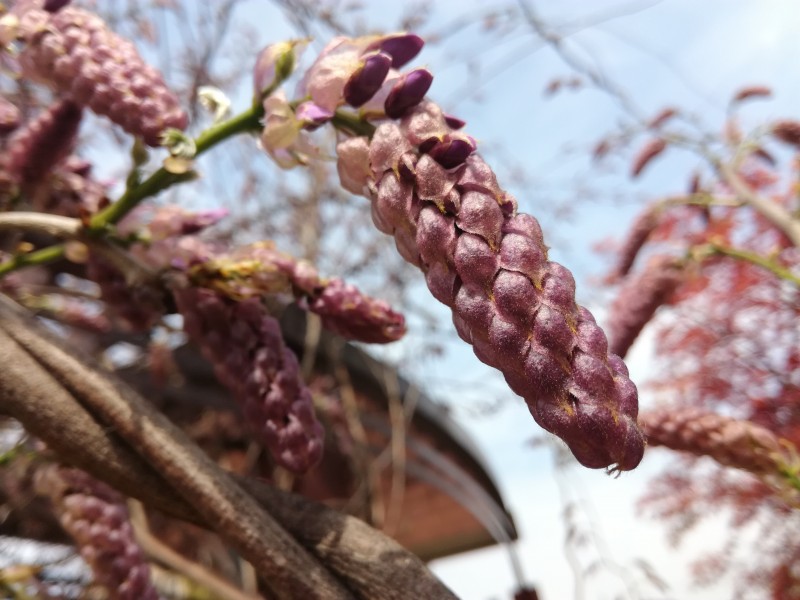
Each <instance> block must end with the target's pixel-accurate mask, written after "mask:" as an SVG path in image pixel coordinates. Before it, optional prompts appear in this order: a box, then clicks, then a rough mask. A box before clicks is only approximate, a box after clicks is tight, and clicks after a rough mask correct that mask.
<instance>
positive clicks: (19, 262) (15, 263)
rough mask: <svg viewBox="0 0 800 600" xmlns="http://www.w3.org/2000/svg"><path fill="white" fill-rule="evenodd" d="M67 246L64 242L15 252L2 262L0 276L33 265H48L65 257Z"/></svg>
mask: <svg viewBox="0 0 800 600" xmlns="http://www.w3.org/2000/svg"><path fill="white" fill-rule="evenodd" d="M65 253H66V248H65V246H64V244H57V245H55V246H48V247H47V248H42V249H41V250H34V251H33V252H26V253H25V254H15V255H14V256H12V257H11V258H9V259H8V260H7V261H5V262H3V263H0V277H3V276H4V275H8V274H9V273H11V272H13V271H16V270H17V269H21V268H23V267H33V266H36V265H46V264H48V263H51V262H54V261H57V260H60V259H62V258H64V254H65Z"/></svg>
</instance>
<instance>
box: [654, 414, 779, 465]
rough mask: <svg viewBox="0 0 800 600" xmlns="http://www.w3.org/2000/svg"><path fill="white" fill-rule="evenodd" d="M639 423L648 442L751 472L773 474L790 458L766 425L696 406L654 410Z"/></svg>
mask: <svg viewBox="0 0 800 600" xmlns="http://www.w3.org/2000/svg"><path fill="white" fill-rule="evenodd" d="M639 423H640V425H641V426H642V429H643V430H644V432H645V435H646V436H647V442H648V444H650V445H651V446H664V447H665V448H670V449H672V450H679V451H682V452H689V453H691V454H695V455H697V456H710V457H712V458H713V459H714V460H716V461H717V462H719V463H720V464H722V465H725V466H728V467H735V468H737V469H743V470H745V471H750V472H751V473H756V474H761V475H770V474H772V475H775V474H777V473H779V471H780V470H781V468H782V467H783V466H785V465H787V464H789V462H790V460H791V456H790V452H789V450H788V446H787V445H786V442H785V441H782V440H781V439H780V438H778V437H777V436H776V435H775V434H774V433H773V432H772V431H770V430H769V429H766V428H764V427H761V426H759V425H756V424H755V423H751V422H750V421H744V420H739V419H733V418H730V417H724V416H722V415H718V414H715V413H712V412H708V411H705V410H703V409H699V408H693V407H692V408H669V409H660V410H654V411H650V412H647V413H644V414H642V415H641V417H640V418H639Z"/></svg>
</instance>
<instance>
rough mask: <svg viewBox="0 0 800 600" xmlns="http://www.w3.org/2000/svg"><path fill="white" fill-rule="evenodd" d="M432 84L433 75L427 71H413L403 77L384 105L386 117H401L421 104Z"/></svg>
mask: <svg viewBox="0 0 800 600" xmlns="http://www.w3.org/2000/svg"><path fill="white" fill-rule="evenodd" d="M431 83H433V75H432V74H431V72H430V71H428V70H427V69H414V70H413V71H411V72H409V73H406V74H405V75H403V76H402V77H401V78H400V80H399V81H398V82H397V83H396V84H395V85H394V87H393V88H392V91H391V92H389V96H388V97H387V98H386V102H385V103H384V110H385V112H386V116H387V117H389V118H390V119H398V118H400V117H402V116H403V115H404V114H405V113H406V111H408V110H409V109H411V108H413V107H415V106H416V105H417V104H419V103H420V102H422V99H423V98H424V97H425V94H427V93H428V90H429V89H430V87H431Z"/></svg>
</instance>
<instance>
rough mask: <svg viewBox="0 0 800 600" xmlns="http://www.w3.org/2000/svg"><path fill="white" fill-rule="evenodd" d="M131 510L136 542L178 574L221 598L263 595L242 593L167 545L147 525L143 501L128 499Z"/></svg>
mask: <svg viewBox="0 0 800 600" xmlns="http://www.w3.org/2000/svg"><path fill="white" fill-rule="evenodd" d="M128 509H129V511H130V514H131V523H132V524H133V530H134V533H135V535H136V541H137V542H138V543H139V545H140V546H141V547H142V550H144V552H145V554H147V555H148V556H149V557H150V558H152V559H154V560H157V561H158V562H160V563H162V564H164V565H166V566H168V567H169V568H171V569H173V570H175V571H177V572H178V573H182V574H183V575H185V576H186V577H188V578H189V579H191V580H192V581H194V582H195V583H197V584H199V585H200V586H202V587H204V588H206V589H208V590H209V591H210V592H212V593H213V594H215V595H216V596H219V597H220V598H227V599H228V600H259V599H260V598H261V596H254V595H252V594H245V593H242V591H241V590H239V589H238V588H236V587H234V586H233V585H231V584H230V583H228V582H227V581H225V580H224V579H221V578H220V577H217V576H216V575H215V574H214V573H212V572H211V571H209V570H208V569H206V568H205V567H204V566H203V565H201V564H198V563H196V562H193V561H191V560H189V559H187V558H186V557H184V556H183V555H181V554H179V553H178V552H175V550H173V549H172V548H170V547H169V546H167V545H166V544H164V543H163V542H162V541H161V540H159V539H158V538H157V537H156V536H154V535H153V534H152V533H151V532H150V528H149V526H148V524H147V515H146V514H145V512H144V507H143V506H142V504H141V503H140V502H137V501H136V500H131V501H130V502H128Z"/></svg>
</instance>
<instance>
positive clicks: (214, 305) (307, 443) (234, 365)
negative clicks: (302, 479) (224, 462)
mask: <svg viewBox="0 0 800 600" xmlns="http://www.w3.org/2000/svg"><path fill="white" fill-rule="evenodd" d="M174 296H175V302H176V304H177V306H178V310H179V311H180V313H181V314H182V315H183V318H184V329H185V330H186V333H187V334H188V335H189V337H190V338H191V339H192V341H194V342H195V343H196V344H198V345H199V346H200V348H201V350H202V352H203V355H204V356H205V357H206V358H207V359H208V360H209V361H210V362H211V363H212V364H213V365H214V373H215V374H216V376H217V379H219V381H220V382H222V383H223V384H224V385H225V386H226V387H228V388H229V389H230V390H231V391H232V392H233V393H234V395H235V397H236V398H237V400H238V401H239V402H240V404H241V406H242V411H243V413H244V416H245V419H246V420H247V421H248V422H249V423H250V425H251V427H253V428H254V430H255V432H256V434H257V435H258V436H259V438H261V439H262V440H263V442H264V443H265V445H266V447H267V448H268V449H269V451H270V452H271V453H272V456H273V458H274V459H275V461H276V462H277V463H278V464H280V465H281V466H283V467H285V468H287V469H289V470H290V471H292V472H294V473H304V472H306V471H307V470H308V469H310V468H311V467H313V466H314V465H315V464H316V463H317V462H318V461H319V460H320V458H321V457H322V441H323V440H322V438H323V429H322V426H321V425H320V424H319V422H318V421H317V419H316V416H315V415H314V405H313V401H312V398H311V394H310V392H309V390H308V388H307V387H306V386H305V384H304V383H303V381H302V378H301V377H300V368H299V365H298V363H297V357H295V355H294V354H293V353H292V351H291V350H289V349H288V348H287V347H286V344H285V343H284V341H283V337H282V334H281V330H280V326H279V325H278V322H277V321H276V320H275V318H273V317H272V316H270V315H269V314H268V313H267V311H266V310H265V309H264V307H263V306H262V304H261V301H260V300H259V299H257V298H250V299H247V300H242V301H240V302H235V301H232V300H229V299H227V298H225V297H223V296H221V295H220V294H218V293H217V292H215V291H213V290H209V289H205V288H186V289H183V290H176V291H175V292H174Z"/></svg>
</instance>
